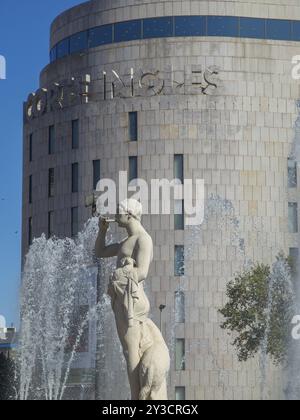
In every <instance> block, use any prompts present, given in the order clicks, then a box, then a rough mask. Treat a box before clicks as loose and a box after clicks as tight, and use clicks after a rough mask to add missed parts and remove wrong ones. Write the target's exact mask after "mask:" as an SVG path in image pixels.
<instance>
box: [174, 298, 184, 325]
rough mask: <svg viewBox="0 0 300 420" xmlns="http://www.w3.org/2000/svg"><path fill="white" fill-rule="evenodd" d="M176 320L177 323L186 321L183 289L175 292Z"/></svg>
mask: <svg viewBox="0 0 300 420" xmlns="http://www.w3.org/2000/svg"><path fill="white" fill-rule="evenodd" d="M175 322H176V324H183V323H184V322H185V294H184V292H183V291H182V290H178V291H177V292H175Z"/></svg>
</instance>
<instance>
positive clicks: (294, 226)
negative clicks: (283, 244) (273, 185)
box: [289, 203, 298, 233]
mask: <svg viewBox="0 0 300 420" xmlns="http://www.w3.org/2000/svg"><path fill="white" fill-rule="evenodd" d="M289 231H290V233H298V204H297V203H289Z"/></svg>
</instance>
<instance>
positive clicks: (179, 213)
mask: <svg viewBox="0 0 300 420" xmlns="http://www.w3.org/2000/svg"><path fill="white" fill-rule="evenodd" d="M174 213H175V214H174V228H175V230H184V201H183V200H176V201H175V209H174Z"/></svg>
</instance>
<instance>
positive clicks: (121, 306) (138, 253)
mask: <svg viewBox="0 0 300 420" xmlns="http://www.w3.org/2000/svg"><path fill="white" fill-rule="evenodd" d="M141 217H142V206H141V204H140V203H139V202H138V201H136V200H133V199H129V200H125V201H124V202H122V203H121V204H120V205H119V208H118V214H117V215H116V222H117V223H118V225H119V226H120V227H122V228H125V229H126V230H127V233H128V237H127V238H125V239H124V240H123V241H122V242H120V243H115V244H112V245H106V233H107V230H108V227H109V223H108V222H107V221H106V220H105V219H103V218H101V217H100V219H99V234H98V237H97V240H96V245H95V251H96V256H97V257H98V258H110V257H115V256H117V257H118V259H117V268H116V270H115V271H114V272H113V273H112V275H111V277H110V283H109V287H108V294H109V296H110V297H111V303H112V308H113V311H114V314H115V319H116V325H117V330H118V335H119V338H120V341H121V344H122V347H123V352H124V356H125V359H126V363H127V371H128V378H129V382H130V388H131V397H132V399H133V400H167V375H168V371H169V368H170V356H169V351H168V348H167V346H166V344H165V341H164V339H163V336H162V334H161V332H160V330H159V329H158V328H157V326H156V325H155V324H154V323H153V322H152V321H151V320H150V319H149V317H148V316H149V311H150V304H149V301H148V299H147V296H146V294H145V292H144V286H143V283H144V281H145V280H146V278H147V276H148V272H149V267H150V264H151V262H152V260H153V243H152V238H151V236H150V235H149V234H148V233H147V232H146V230H145V229H144V227H143V226H142V224H141Z"/></svg>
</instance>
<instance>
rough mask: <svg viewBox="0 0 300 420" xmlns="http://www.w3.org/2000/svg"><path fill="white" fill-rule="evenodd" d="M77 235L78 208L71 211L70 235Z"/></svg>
mask: <svg viewBox="0 0 300 420" xmlns="http://www.w3.org/2000/svg"><path fill="white" fill-rule="evenodd" d="M77 233H78V207H72V209H71V235H72V237H74V236H76V235H77Z"/></svg>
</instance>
